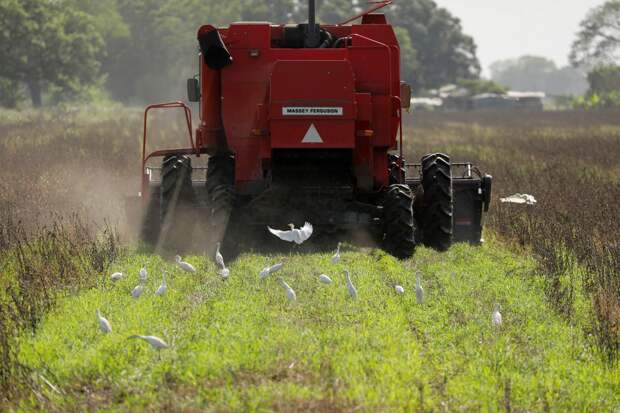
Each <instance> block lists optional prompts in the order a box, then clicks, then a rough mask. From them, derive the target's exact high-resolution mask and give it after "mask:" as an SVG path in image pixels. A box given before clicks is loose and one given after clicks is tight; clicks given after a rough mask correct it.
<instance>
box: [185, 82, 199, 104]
mask: <svg viewBox="0 0 620 413" xmlns="http://www.w3.org/2000/svg"><path fill="white" fill-rule="evenodd" d="M187 100H189V101H190V102H199V101H200V82H198V79H196V78H195V77H192V78H191V79H187Z"/></svg>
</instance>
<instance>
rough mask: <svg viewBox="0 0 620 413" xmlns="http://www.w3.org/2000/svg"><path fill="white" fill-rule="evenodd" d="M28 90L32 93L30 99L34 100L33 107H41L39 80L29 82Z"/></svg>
mask: <svg viewBox="0 0 620 413" xmlns="http://www.w3.org/2000/svg"><path fill="white" fill-rule="evenodd" d="M28 90H29V91H30V99H32V106H34V107H35V108H40V107H41V104H42V102H41V84H40V83H39V81H38V80H31V81H29V82H28Z"/></svg>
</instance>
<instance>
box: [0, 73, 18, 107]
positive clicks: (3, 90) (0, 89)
mask: <svg viewBox="0 0 620 413" xmlns="http://www.w3.org/2000/svg"><path fill="white" fill-rule="evenodd" d="M21 89H22V88H21V87H20V85H19V82H16V81H14V80H11V79H6V78H3V77H0V106H3V107H5V108H16V107H17V106H18V105H19V104H20V103H21V102H22V100H23V99H24V97H23V96H22V90H21Z"/></svg>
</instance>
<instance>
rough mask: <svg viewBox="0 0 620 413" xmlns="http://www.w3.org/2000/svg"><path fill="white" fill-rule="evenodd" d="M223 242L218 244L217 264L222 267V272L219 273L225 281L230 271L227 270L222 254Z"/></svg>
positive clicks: (216, 252)
mask: <svg viewBox="0 0 620 413" xmlns="http://www.w3.org/2000/svg"><path fill="white" fill-rule="evenodd" d="M220 246H221V242H218V243H217V249H216V250H215V263H216V264H217V265H218V266H219V267H220V270H219V271H218V272H217V273H218V274H219V275H220V276H221V277H222V278H223V279H227V278H228V276H229V275H230V270H229V269H228V268H226V263H225V262H224V257H223V256H222V253H221V252H220Z"/></svg>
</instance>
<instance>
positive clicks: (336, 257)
mask: <svg viewBox="0 0 620 413" xmlns="http://www.w3.org/2000/svg"><path fill="white" fill-rule="evenodd" d="M340 245H341V243H340V242H339V243H338V247H337V248H336V253H335V254H334V256H333V257H332V264H338V263H339V262H340Z"/></svg>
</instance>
